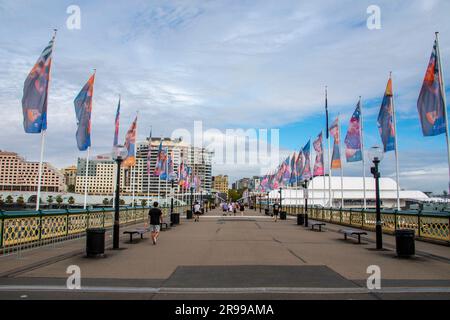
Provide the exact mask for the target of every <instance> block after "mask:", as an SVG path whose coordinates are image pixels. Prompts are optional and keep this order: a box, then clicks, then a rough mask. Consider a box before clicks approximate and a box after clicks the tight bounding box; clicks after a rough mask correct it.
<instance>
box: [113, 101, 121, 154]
mask: <svg viewBox="0 0 450 320" xmlns="http://www.w3.org/2000/svg"><path fill="white" fill-rule="evenodd" d="M119 119H120V98H119V104H118V105H117V111H116V119H115V121H114V140H113V146H117V145H118V144H119Z"/></svg>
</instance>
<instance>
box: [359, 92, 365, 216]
mask: <svg viewBox="0 0 450 320" xmlns="http://www.w3.org/2000/svg"><path fill="white" fill-rule="evenodd" d="M359 109H360V111H361V113H360V115H359V117H360V119H361V123H360V127H359V140H360V141H361V153H362V154H361V157H362V171H363V193H364V209H366V208H367V197H366V160H365V153H364V117H363V107H362V102H361V96H359Z"/></svg>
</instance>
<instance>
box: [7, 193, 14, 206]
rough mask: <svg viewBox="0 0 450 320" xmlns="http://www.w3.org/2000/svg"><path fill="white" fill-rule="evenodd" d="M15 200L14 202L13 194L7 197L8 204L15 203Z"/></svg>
mask: <svg viewBox="0 0 450 320" xmlns="http://www.w3.org/2000/svg"><path fill="white" fill-rule="evenodd" d="M13 202H14V200H13V197H12V196H11V195H9V196H7V197H6V201H5V203H6V204H13Z"/></svg>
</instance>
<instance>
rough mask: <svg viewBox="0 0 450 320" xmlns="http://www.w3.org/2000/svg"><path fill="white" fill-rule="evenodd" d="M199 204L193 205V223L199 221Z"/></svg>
mask: <svg viewBox="0 0 450 320" xmlns="http://www.w3.org/2000/svg"><path fill="white" fill-rule="evenodd" d="M200 213H201V211H200V204H199V203H198V202H196V203H195V205H194V221H195V222H199V221H200Z"/></svg>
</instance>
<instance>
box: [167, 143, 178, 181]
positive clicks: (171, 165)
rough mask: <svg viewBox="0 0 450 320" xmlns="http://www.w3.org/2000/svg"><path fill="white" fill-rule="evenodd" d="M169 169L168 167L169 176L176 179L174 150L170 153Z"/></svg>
mask: <svg viewBox="0 0 450 320" xmlns="http://www.w3.org/2000/svg"><path fill="white" fill-rule="evenodd" d="M167 169H168V172H167V174H168V178H169V179H170V180H175V179H176V175H175V163H174V157H173V150H172V152H171V153H170V155H169V159H168V164H167Z"/></svg>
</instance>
